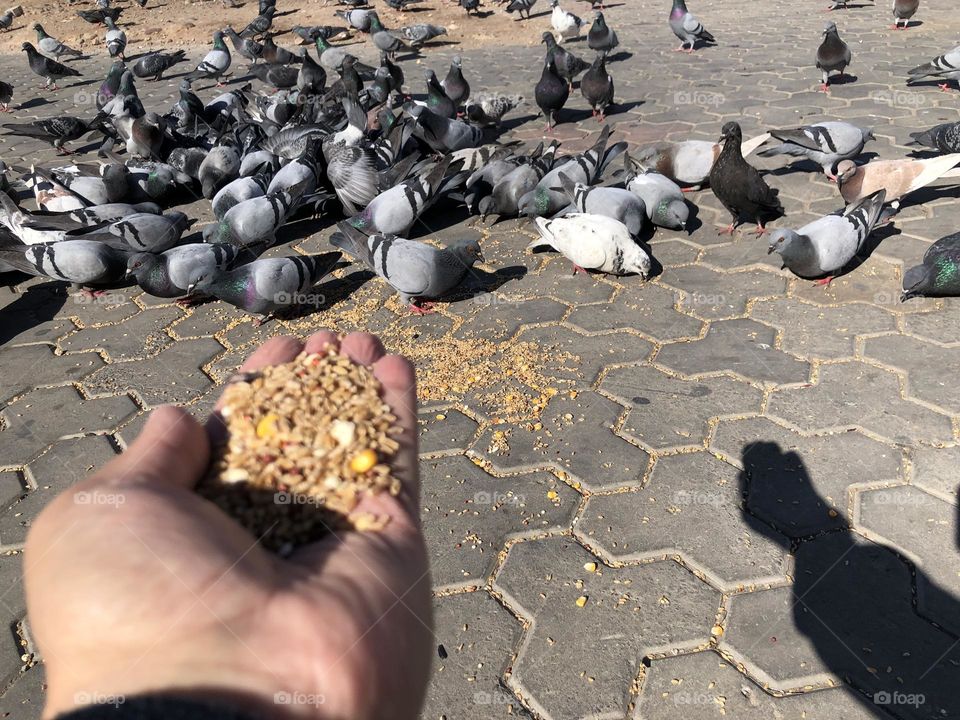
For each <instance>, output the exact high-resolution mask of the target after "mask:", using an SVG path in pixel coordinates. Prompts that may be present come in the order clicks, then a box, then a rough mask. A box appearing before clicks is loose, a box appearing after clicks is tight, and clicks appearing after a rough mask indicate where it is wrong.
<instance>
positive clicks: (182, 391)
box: [84, 338, 223, 407]
mask: <svg viewBox="0 0 960 720" xmlns="http://www.w3.org/2000/svg"><path fill="white" fill-rule="evenodd" d="M222 352H223V346H222V345H221V344H220V343H218V342H217V341H216V340H213V339H210V338H203V339H200V340H179V341H177V342H176V343H174V344H173V345H171V346H169V347H168V348H166V349H165V350H163V351H162V352H160V353H159V354H157V355H154V356H153V357H151V358H149V359H147V360H141V361H137V362H118V363H113V364H112V365H108V366H106V367H104V368H101V369H100V370H98V371H97V372H95V373H93V374H92V375H90V376H89V377H88V378H87V379H86V380H85V381H84V387H86V388H87V390H88V391H89V392H90V393H91V394H92V395H99V394H102V393H114V392H123V391H126V390H135V391H136V393H137V395H138V396H139V397H140V398H141V399H142V400H143V402H144V403H146V404H147V405H148V406H152V407H155V406H157V405H162V404H165V403H186V402H190V401H191V400H193V399H195V398H197V397H199V396H200V395H201V394H202V393H203V392H204V391H205V390H207V389H208V388H209V387H210V386H211V385H212V384H213V381H212V380H211V379H210V378H209V377H208V376H207V375H206V373H204V372H203V371H202V370H201V369H200V368H201V366H203V365H205V364H206V363H208V362H210V361H211V360H212V359H213V358H214V357H216V356H217V355H218V354H220V353H222Z"/></svg>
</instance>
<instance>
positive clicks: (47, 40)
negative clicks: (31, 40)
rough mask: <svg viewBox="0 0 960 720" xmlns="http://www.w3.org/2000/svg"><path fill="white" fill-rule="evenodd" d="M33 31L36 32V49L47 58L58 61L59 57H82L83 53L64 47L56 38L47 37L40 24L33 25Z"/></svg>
mask: <svg viewBox="0 0 960 720" xmlns="http://www.w3.org/2000/svg"><path fill="white" fill-rule="evenodd" d="M33 29H34V30H36V31H37V49H38V50H39V51H40V52H41V53H43V54H44V55H46V56H47V57H48V58H51V59H53V60H59V59H60V56H61V55H69V56H70V57H83V53H81V52H80V51H79V50H74V49H73V48H72V47H69V46H67V45H64V44H63V43H62V42H60V41H59V40H57V38H55V37H52V36H50V35H47V33H46V31H44V29H43V25H41V24H40V23H35V24H34V26H33Z"/></svg>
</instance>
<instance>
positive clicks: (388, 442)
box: [198, 351, 400, 555]
mask: <svg viewBox="0 0 960 720" xmlns="http://www.w3.org/2000/svg"><path fill="white" fill-rule="evenodd" d="M380 388H381V386H380V382H379V380H377V379H376V378H375V377H374V375H373V372H372V371H371V370H370V369H369V368H367V367H364V366H362V365H356V364H354V363H353V362H352V361H351V360H349V359H348V358H346V357H344V356H343V355H341V354H340V353H338V352H335V351H330V352H328V353H325V354H313V355H307V354H305V353H302V354H301V355H299V356H298V357H297V358H296V359H294V360H293V361H291V362H289V363H285V364H283V365H274V366H272V367H268V368H265V369H264V370H262V371H260V372H257V373H252V374H250V375H246V376H240V377H239V380H236V381H233V382H231V383H230V384H228V385H227V387H226V389H225V390H224V393H223V409H222V410H221V411H220V414H221V415H222V416H223V419H224V423H225V424H226V428H227V432H228V434H229V439H228V441H227V444H226V445H225V446H223V447H221V448H219V449H218V450H217V451H215V457H214V460H213V462H212V464H211V468H210V472H209V473H208V475H207V477H206V478H205V479H204V480H203V481H201V483H200V485H199V487H198V492H199V493H200V494H201V495H203V496H204V497H206V498H207V499H209V500H211V501H213V502H214V503H215V504H216V505H218V506H219V507H220V508H221V509H223V510H224V511H225V512H226V513H227V514H229V515H230V516H232V517H233V518H235V519H236V520H237V521H238V522H240V524H241V525H243V526H244V527H245V528H247V529H248V530H249V531H250V532H251V533H253V534H254V535H255V536H256V537H257V538H258V539H259V540H260V542H261V543H262V544H263V545H264V546H265V547H266V548H268V549H270V550H274V551H277V552H279V553H280V554H281V555H286V554H288V553H289V552H290V551H292V550H293V549H294V548H295V547H297V546H299V545H303V544H306V543H310V542H314V541H316V540H319V539H321V538H323V537H324V536H326V535H328V534H329V533H330V532H331V531H341V530H349V529H353V530H380V529H382V528H383V527H384V526H385V525H386V524H387V521H388V519H389V518H387V517H378V516H375V515H372V514H370V513H354V512H353V511H354V510H355V508H356V507H357V504H358V503H359V502H360V500H361V499H362V497H363V496H364V494H377V493H381V492H384V491H386V492H389V493H390V494H391V495H398V494H399V492H400V481H399V480H397V479H396V478H394V477H393V476H392V475H391V474H390V467H389V463H390V460H391V458H392V457H393V455H394V454H395V453H396V452H397V450H398V448H399V443H398V442H397V441H396V439H395V436H396V435H397V434H399V432H400V428H399V427H398V426H397V425H396V417H394V415H393V413H392V412H391V411H390V407H389V406H388V405H387V404H386V403H385V402H384V401H383V400H382V399H381V397H380Z"/></svg>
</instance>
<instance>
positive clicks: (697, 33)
mask: <svg viewBox="0 0 960 720" xmlns="http://www.w3.org/2000/svg"><path fill="white" fill-rule="evenodd" d="M670 29H671V30H673V34H674V35H676V36H677V37H678V38H679V39H680V47H678V48H677V50H678V51H681V50H682V51H685V52H690V53H692V52H693V51H694V50H695V49H696V47H697V43H698V42H702V43H705V44H711V45H715V44H716V42H717V40H716V38H714V37H713V35H711V34H710V33H709V32H707V29H706V28H705V27H704V26H703V25H702V24H701V23H700V21H699V20H697V18H696V17H695V16H694V15H693V13H691V12H690V11H689V10H687V5H686V3H685V2H684V0H673V8H671V10H670ZM687 45H689V46H690V47H689V48H688V47H687Z"/></svg>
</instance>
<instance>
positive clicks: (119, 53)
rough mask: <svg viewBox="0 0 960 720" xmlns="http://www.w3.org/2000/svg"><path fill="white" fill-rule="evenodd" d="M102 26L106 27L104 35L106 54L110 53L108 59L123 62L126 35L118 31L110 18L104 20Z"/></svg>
mask: <svg viewBox="0 0 960 720" xmlns="http://www.w3.org/2000/svg"><path fill="white" fill-rule="evenodd" d="M103 22H104V24H105V25H106V26H107V34H106V42H105V44H106V46H107V52H108V53H110V57H112V58H115V57H118V58H120V59H122V60H125V59H126V58H124V56H123V51H124V50H125V49H126V47H127V34H126V33H125V32H124V31H123V30H120V29H119V28H118V27H117V26H116V24H114V22H113V20H111V19H110V18H104V21H103Z"/></svg>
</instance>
